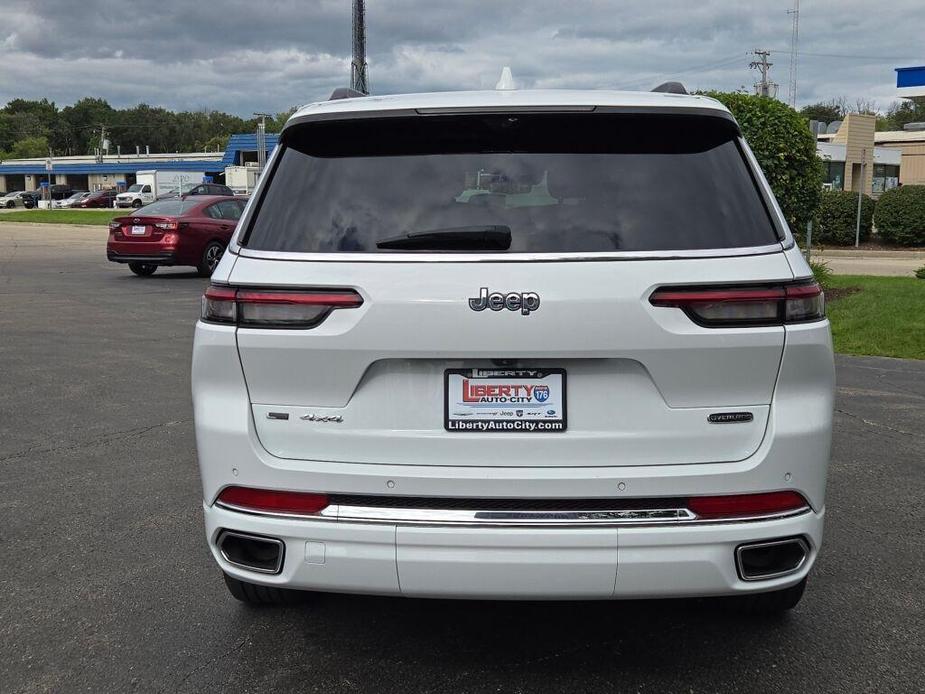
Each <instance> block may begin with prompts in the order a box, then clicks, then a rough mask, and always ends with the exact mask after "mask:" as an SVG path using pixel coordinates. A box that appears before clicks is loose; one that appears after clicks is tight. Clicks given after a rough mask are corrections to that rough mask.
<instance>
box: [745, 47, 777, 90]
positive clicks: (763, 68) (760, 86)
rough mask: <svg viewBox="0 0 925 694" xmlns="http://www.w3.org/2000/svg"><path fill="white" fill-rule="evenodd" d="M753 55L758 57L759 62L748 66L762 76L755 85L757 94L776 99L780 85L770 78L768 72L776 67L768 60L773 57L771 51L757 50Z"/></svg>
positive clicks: (754, 61)
mask: <svg viewBox="0 0 925 694" xmlns="http://www.w3.org/2000/svg"><path fill="white" fill-rule="evenodd" d="M752 54H753V55H754V56H755V57H757V58H758V60H753V61H752V62H750V63H749V64H748V66H749V67H750V68H751V69H752V70H758V72H759V73H760V74H761V80H760V81H758V82H756V83H755V94H757V95H758V96H767V97H771V98H774V97H776V96H777V87H778V86H779V85H778V84H776V83H774V82H772V81H771V80H770V79H769V78H768V71H769V70H770V69H771V66H772V65H774V63H769V62H768V58H770V57H771V51H767V50H762V49H760V48H756V49H755V50H753V51H752Z"/></svg>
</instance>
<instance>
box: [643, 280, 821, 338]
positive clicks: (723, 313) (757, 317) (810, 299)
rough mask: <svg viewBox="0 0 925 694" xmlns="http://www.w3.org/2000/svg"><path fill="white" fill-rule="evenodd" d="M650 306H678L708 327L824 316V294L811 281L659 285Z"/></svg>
mask: <svg viewBox="0 0 925 694" xmlns="http://www.w3.org/2000/svg"><path fill="white" fill-rule="evenodd" d="M649 303H651V304H652V305H653V306H667V307H673V308H680V309H682V310H683V311H684V312H685V313H686V314H687V315H688V316H689V317H690V319H691V320H693V321H694V322H695V323H697V324H699V325H703V326H705V327H709V328H722V327H733V328H734V327H754V326H764V325H781V324H783V323H804V322H807V321H816V320H822V319H823V318H825V295H824V294H823V293H822V289H821V287H820V286H819V285H818V284H816V283H815V282H804V283H799V284H780V285H774V286H761V287H755V286H741V287H709V286H707V287H662V288H660V289H656V290H655V292H653V293H652V295H651V296H650V297H649Z"/></svg>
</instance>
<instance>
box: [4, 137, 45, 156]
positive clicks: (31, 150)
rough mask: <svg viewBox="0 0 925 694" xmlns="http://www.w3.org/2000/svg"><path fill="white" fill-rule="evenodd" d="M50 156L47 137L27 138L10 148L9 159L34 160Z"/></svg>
mask: <svg viewBox="0 0 925 694" xmlns="http://www.w3.org/2000/svg"><path fill="white" fill-rule="evenodd" d="M47 156H48V138H47V137H26V138H23V139H22V140H17V141H16V142H14V143H13V146H12V147H11V148H10V152H9V155H8V157H7V158H9V159H33V158H35V157H47Z"/></svg>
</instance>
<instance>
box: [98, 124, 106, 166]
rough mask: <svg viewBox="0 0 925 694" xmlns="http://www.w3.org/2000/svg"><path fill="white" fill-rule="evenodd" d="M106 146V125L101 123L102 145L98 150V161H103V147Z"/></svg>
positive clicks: (100, 162) (99, 162)
mask: <svg viewBox="0 0 925 694" xmlns="http://www.w3.org/2000/svg"><path fill="white" fill-rule="evenodd" d="M105 146H106V126H105V125H104V124H102V123H100V146H99V149H97V152H96V163H97V164H102V163H103V148H104V147H105Z"/></svg>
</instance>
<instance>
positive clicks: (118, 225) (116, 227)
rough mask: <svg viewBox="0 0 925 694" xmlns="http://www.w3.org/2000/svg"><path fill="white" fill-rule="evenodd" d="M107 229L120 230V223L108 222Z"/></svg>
mask: <svg viewBox="0 0 925 694" xmlns="http://www.w3.org/2000/svg"><path fill="white" fill-rule="evenodd" d="M109 228H110V229H121V228H122V222H110V223H109Z"/></svg>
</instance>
